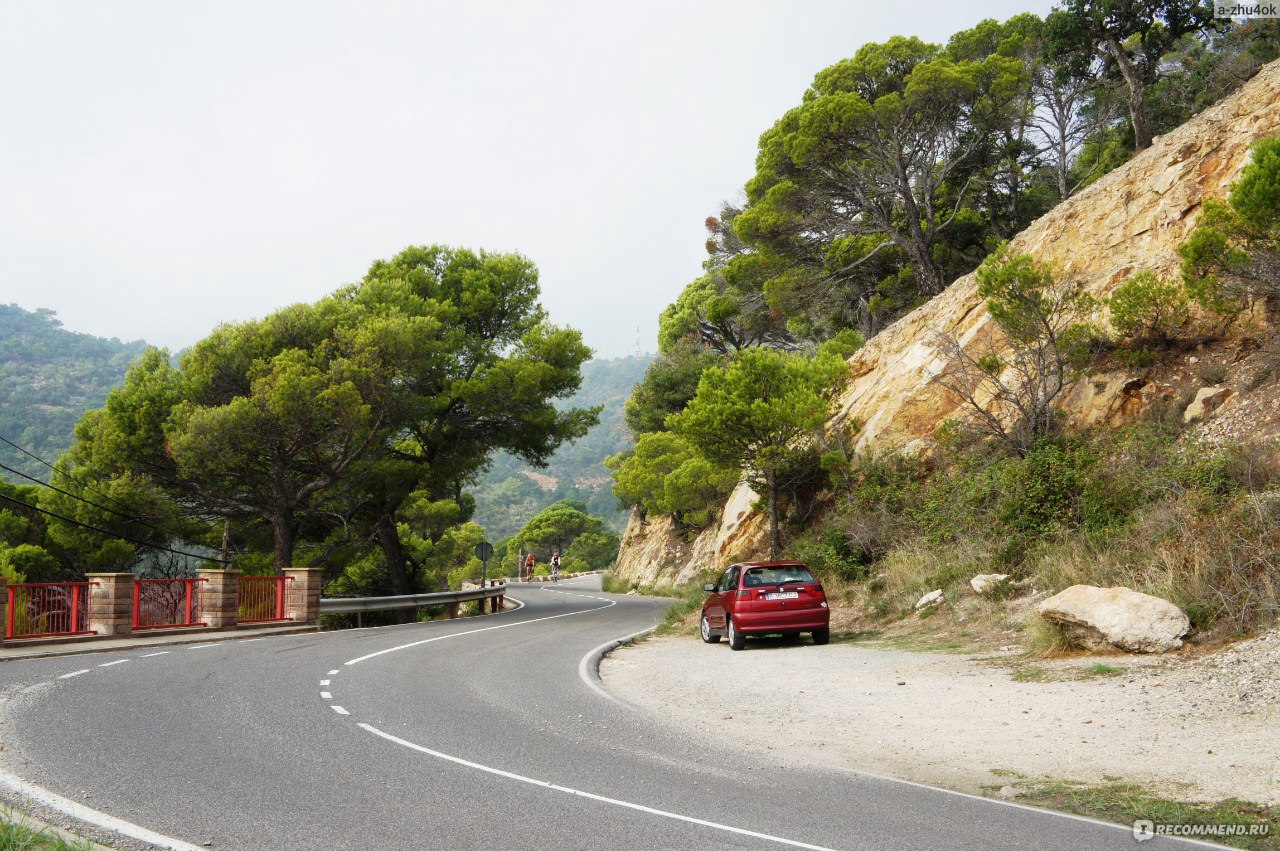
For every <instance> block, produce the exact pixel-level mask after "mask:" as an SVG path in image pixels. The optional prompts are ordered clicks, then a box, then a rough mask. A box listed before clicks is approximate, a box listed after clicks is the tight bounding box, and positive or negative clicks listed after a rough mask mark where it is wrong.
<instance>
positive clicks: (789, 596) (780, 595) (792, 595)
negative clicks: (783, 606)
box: [764, 591, 800, 600]
mask: <svg viewBox="0 0 1280 851" xmlns="http://www.w3.org/2000/svg"><path fill="white" fill-rule="evenodd" d="M799 596H800V594H799V592H796V591H774V592H773V593H772V594H765V595H764V598H765V599H766V600H795V599H797V598H798V597H799Z"/></svg>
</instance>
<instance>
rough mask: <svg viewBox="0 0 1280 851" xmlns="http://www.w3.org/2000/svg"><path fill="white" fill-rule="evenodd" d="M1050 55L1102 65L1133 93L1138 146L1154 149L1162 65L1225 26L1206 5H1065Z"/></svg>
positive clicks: (1108, 0)
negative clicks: (1183, 44)
mask: <svg viewBox="0 0 1280 851" xmlns="http://www.w3.org/2000/svg"><path fill="white" fill-rule="evenodd" d="M1047 25H1048V30H1049V34H1050V53H1051V55H1052V56H1054V57H1055V58H1058V59H1061V60H1065V61H1068V62H1074V63H1075V65H1076V67H1077V68H1082V67H1087V66H1089V65H1092V64H1093V63H1094V62H1095V61H1097V62H1101V63H1102V65H1103V68H1104V74H1106V75H1107V76H1109V77H1110V78H1112V79H1118V80H1120V81H1122V82H1123V84H1124V86H1125V88H1126V90H1127V92H1128V108H1129V119H1130V121H1131V123H1132V125H1133V135H1134V146H1135V148H1136V149H1137V150H1139V151H1142V150H1145V149H1147V148H1149V147H1151V139H1152V136H1153V130H1152V125H1151V117H1150V112H1149V109H1148V104H1147V92H1148V90H1149V89H1150V88H1151V86H1152V85H1153V84H1155V83H1156V81H1158V80H1159V79H1160V78H1161V76H1162V75H1163V73H1164V70H1163V67H1162V61H1163V60H1164V58H1165V56H1166V55H1167V54H1168V53H1169V52H1170V51H1171V50H1173V48H1174V46H1175V45H1176V44H1177V43H1178V41H1179V40H1180V39H1181V38H1182V37H1183V36H1186V35H1188V34H1190V33H1197V32H1202V31H1205V30H1209V29H1214V28H1217V27H1218V26H1220V25H1219V24H1218V23H1217V22H1216V21H1215V19H1214V8H1213V4H1212V3H1209V2H1203V0H1158V1H1157V0H1063V2H1062V4H1061V5H1060V6H1058V7H1057V8H1056V9H1055V10H1054V11H1053V12H1051V13H1050V14H1049V17H1048V19H1047Z"/></svg>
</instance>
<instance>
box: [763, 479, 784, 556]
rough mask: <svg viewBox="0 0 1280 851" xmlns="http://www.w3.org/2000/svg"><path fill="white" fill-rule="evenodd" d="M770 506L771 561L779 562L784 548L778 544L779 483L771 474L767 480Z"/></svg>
mask: <svg viewBox="0 0 1280 851" xmlns="http://www.w3.org/2000/svg"><path fill="white" fill-rule="evenodd" d="M766 487H767V488H768V490H769V493H768V505H769V560H770V561H777V560H778V557H779V556H780V555H781V554H782V546H781V545H780V544H779V542H778V483H777V480H776V479H775V478H774V475H773V473H772V472H770V473H769V474H768V476H767V478H766Z"/></svg>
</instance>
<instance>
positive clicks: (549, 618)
mask: <svg viewBox="0 0 1280 851" xmlns="http://www.w3.org/2000/svg"><path fill="white" fill-rule="evenodd" d="M616 605H618V601H617V600H607V601H605V605H603V606H596V607H595V608H593V609H583V610H582V611H580V612H566V613H565V614H562V615H548V616H547V617H544V618H533V619H532V620H527V621H517V622H515V623H504V624H498V625H497V626H482V627H480V628H479V629H469V630H466V631H465V632H453V633H450V634H449V635H437V636H436V637H435V638H424V639H422V640H421V641H412V642H410V643H408V644H401V645H399V646H398V647H388V648H387V649H386V650H378V651H377V652H374V653H368V654H366V655H364V656H359V657H357V658H355V659H352V660H350V661H349V662H343V663H342V664H344V665H354V664H356V663H357V662H363V661H365V660H366V659H372V658H373V657H375V656H381V655H383V654H384V653H394V652H396V651H397V650H407V649H409V648H410V647H419V646H421V645H423V644H430V643H431V642H433V641H444V640H445V639H447V638H460V637H462V636H464V635H475V634H476V633H477V632H489V631H490V630H494V629H506V628H508V627H512V626H523V625H524V624H529V623H541V622H542V621H553V620H556V619H557V618H571V617H573V616H574V615H585V614H587V613H589V612H598V611H600V610H601V609H607V608H609V607H610V606H616Z"/></svg>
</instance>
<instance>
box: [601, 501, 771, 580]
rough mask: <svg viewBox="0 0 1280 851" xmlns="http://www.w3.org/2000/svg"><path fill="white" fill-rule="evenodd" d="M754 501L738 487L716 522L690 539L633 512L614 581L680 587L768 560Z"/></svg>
mask: <svg viewBox="0 0 1280 851" xmlns="http://www.w3.org/2000/svg"><path fill="white" fill-rule="evenodd" d="M756 499H757V497H756V494H755V492H754V491H753V490H751V488H749V487H747V486H746V485H744V484H740V485H738V487H737V488H736V489H734V491H733V493H732V494H730V495H729V501H728V502H727V503H725V507H724V509H723V510H722V511H721V512H720V517H719V518H718V520H717V521H716V522H714V523H712V524H711V525H710V526H708V527H707V528H706V529H703V530H702V531H701V532H699V533H697V534H696V535H695V536H694V537H693V538H692V539H690V538H689V537H688V535H687V532H686V530H682V529H679V528H677V527H676V524H675V522H674V521H673V520H672V519H671V518H670V517H667V516H660V517H647V518H646V517H645V516H644V515H642V514H641V513H640V512H638V511H634V510H633V511H632V512H631V517H630V519H629V520H628V521H627V530H626V532H624V533H623V535H622V549H621V551H620V552H619V553H618V561H617V564H616V565H614V568H613V575H614V578H615V579H619V580H622V581H625V582H635V583H639V584H640V585H647V586H655V585H683V584H685V583H688V582H691V581H693V580H694V579H697V577H698V575H699V574H701V573H703V572H704V571H709V570H720V569H722V568H724V567H727V566H728V565H729V564H730V563H731V562H733V561H749V560H753V559H762V558H767V557H768V554H769V529H768V525H767V523H766V522H765V519H764V517H763V515H761V514H758V513H756V512H754V511H753V510H752V507H753V506H754V504H755V501H756Z"/></svg>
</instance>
